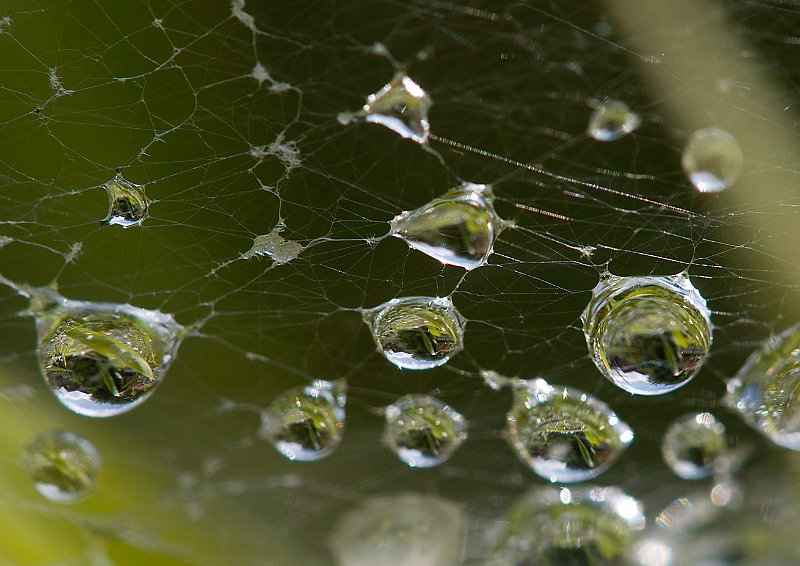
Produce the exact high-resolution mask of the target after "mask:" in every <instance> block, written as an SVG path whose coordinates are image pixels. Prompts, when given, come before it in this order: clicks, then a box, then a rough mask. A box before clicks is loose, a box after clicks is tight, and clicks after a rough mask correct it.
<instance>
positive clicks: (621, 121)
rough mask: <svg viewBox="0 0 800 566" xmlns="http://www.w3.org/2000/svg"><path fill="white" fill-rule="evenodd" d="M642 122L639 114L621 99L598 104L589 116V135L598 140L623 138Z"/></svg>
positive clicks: (605, 140)
mask: <svg viewBox="0 0 800 566" xmlns="http://www.w3.org/2000/svg"><path fill="white" fill-rule="evenodd" d="M641 123H642V120H641V118H640V117H639V115H638V114H637V113H636V112H634V111H633V110H631V109H630V107H629V106H628V105H627V104H625V103H624V102H621V101H619V100H608V101H606V102H602V103H600V104H598V105H597V106H596V107H595V109H594V111H593V112H592V115H591V116H590V117H589V127H588V132H589V135H590V136H592V137H593V138H594V139H596V140H597V141H602V142H608V141H615V140H618V139H620V138H623V137H625V136H627V135H628V134H630V133H631V132H633V131H634V130H636V129H637V128H638V127H639V126H640V125H641Z"/></svg>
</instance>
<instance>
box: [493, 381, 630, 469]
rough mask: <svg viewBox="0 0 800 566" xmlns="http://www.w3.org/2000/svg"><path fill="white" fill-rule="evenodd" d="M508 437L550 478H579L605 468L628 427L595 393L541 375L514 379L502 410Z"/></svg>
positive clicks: (622, 442) (616, 453)
mask: <svg viewBox="0 0 800 566" xmlns="http://www.w3.org/2000/svg"><path fill="white" fill-rule="evenodd" d="M506 422H507V426H508V429H507V431H508V436H507V438H508V442H509V444H510V445H511V447H512V448H513V449H514V451H515V452H516V453H517V456H519V458H520V460H522V461H523V462H524V463H526V464H527V465H528V466H530V467H531V469H532V470H533V471H534V472H536V473H537V474H538V475H540V476H542V477H543V478H545V479H547V480H550V481H552V482H565V483H569V482H579V481H585V480H587V479H590V478H594V477H597V476H598V475H600V474H602V473H603V472H604V471H606V470H607V469H608V468H609V467H610V466H611V464H613V463H614V462H615V461H616V460H617V458H619V456H620V455H621V454H622V452H624V450H625V449H626V448H627V447H628V445H629V444H630V443H631V441H632V440H633V431H632V430H631V428H630V427H629V426H628V425H627V424H625V423H624V422H622V421H621V420H619V418H618V417H617V415H616V413H614V411H612V410H611V409H610V408H609V407H608V405H606V404H605V403H603V402H602V401H600V400H599V399H597V398H595V397H593V396H591V395H589V394H588V393H584V392H583V391H579V390H577V389H572V388H570V387H563V386H560V385H559V386H557V387H554V386H552V385H550V384H549V383H547V382H546V381H545V380H543V379H534V380H530V381H523V380H518V381H517V383H515V384H514V401H513V404H512V405H511V409H510V410H509V411H508V414H507V415H506Z"/></svg>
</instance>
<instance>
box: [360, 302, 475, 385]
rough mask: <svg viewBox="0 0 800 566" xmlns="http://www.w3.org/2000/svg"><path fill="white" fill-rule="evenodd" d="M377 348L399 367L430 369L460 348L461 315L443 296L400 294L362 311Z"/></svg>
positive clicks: (462, 327)
mask: <svg viewBox="0 0 800 566" xmlns="http://www.w3.org/2000/svg"><path fill="white" fill-rule="evenodd" d="M364 321H365V322H366V323H367V324H368V325H369V327H370V328H371V329H372V336H373V338H375V343H376V344H377V346H378V351H379V352H380V353H382V354H383V355H384V356H386V359H387V360H389V361H390V362H392V363H393V364H395V365H396V366H397V367H399V368H402V369H431V368H435V367H437V366H440V365H442V364H445V363H447V361H448V360H449V359H450V358H451V357H453V356H454V355H456V354H457V353H458V352H460V351H461V349H462V347H463V344H464V325H465V322H464V319H463V317H462V316H461V315H460V314H459V313H458V311H457V310H456V307H455V306H454V305H453V303H452V301H450V299H449V298H447V297H403V298H402V299H392V300H391V301H388V302H386V303H384V304H382V305H380V306H378V307H376V308H374V309H370V310H368V311H365V312H364Z"/></svg>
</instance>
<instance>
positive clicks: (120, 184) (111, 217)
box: [100, 175, 150, 228]
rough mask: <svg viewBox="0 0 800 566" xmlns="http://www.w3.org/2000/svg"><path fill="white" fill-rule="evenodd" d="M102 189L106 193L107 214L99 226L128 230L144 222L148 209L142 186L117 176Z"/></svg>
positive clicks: (148, 204)
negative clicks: (114, 226) (112, 226)
mask: <svg viewBox="0 0 800 566" xmlns="http://www.w3.org/2000/svg"><path fill="white" fill-rule="evenodd" d="M104 187H105V189H106V192H107V193H108V214H107V215H106V217H105V219H103V220H102V221H101V222H100V223H101V224H103V225H105V226H111V225H114V224H116V225H117V226H122V227H123V228H129V227H131V226H136V225H139V224H141V223H142V222H144V220H145V219H146V218H147V212H148V210H149V208H150V201H149V200H148V199H147V195H146V194H145V192H144V185H136V184H134V183H131V182H130V181H126V180H125V179H124V178H123V177H122V175H117V176H116V177H114V179H113V180H111V181H109V182H108V183H106V184H105V185H104Z"/></svg>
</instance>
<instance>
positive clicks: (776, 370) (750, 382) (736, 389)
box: [725, 324, 800, 450]
mask: <svg viewBox="0 0 800 566" xmlns="http://www.w3.org/2000/svg"><path fill="white" fill-rule="evenodd" d="M725 402H726V404H727V405H728V406H729V407H730V408H731V409H733V410H735V411H737V412H738V413H739V415H740V416H741V417H742V418H743V419H744V420H745V421H746V422H747V423H748V424H749V425H750V426H752V427H753V428H755V429H756V430H758V431H760V432H761V433H763V434H764V435H765V436H766V437H767V438H769V439H770V440H772V441H773V442H774V443H775V444H777V445H779V446H783V447H784V448H789V449H791V450H800V324H797V325H795V326H792V327H790V328H789V329H787V330H786V331H784V332H783V333H782V334H779V335H777V336H773V337H771V338H770V339H768V340H767V341H766V342H764V344H763V345H762V346H761V347H760V348H759V349H758V350H757V351H756V352H754V353H753V354H752V355H751V356H750V357H749V358H748V359H747V361H746V362H745V364H744V366H742V369H740V370H739V372H738V373H737V374H736V376H735V377H734V378H733V379H731V380H730V381H729V382H728V393H727V395H726V397H725Z"/></svg>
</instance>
